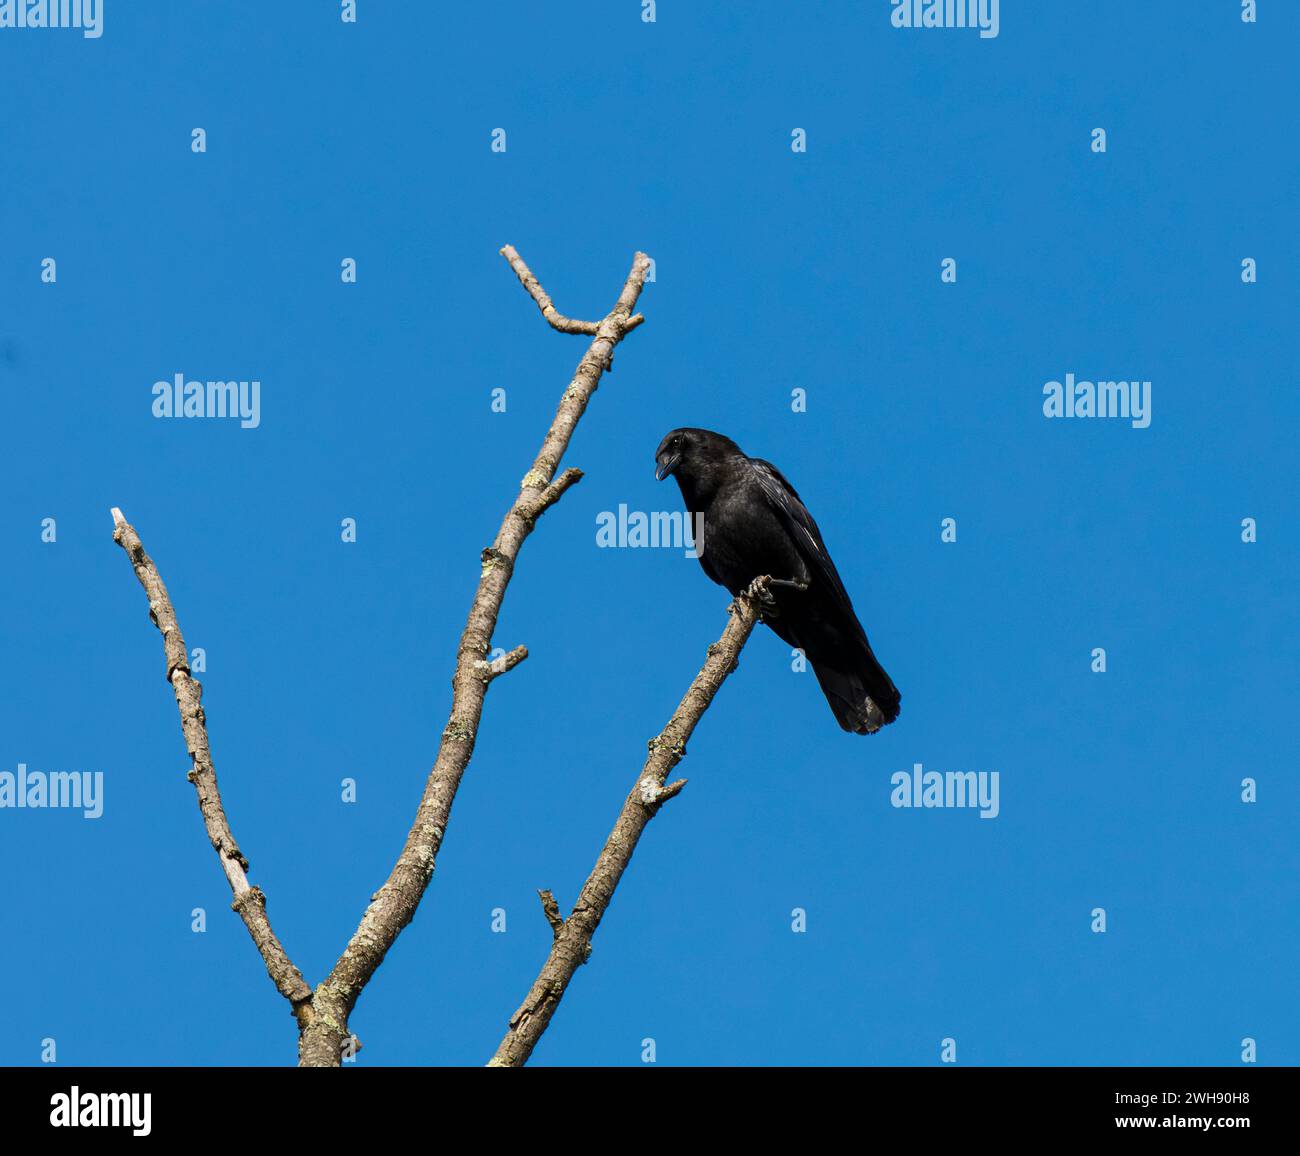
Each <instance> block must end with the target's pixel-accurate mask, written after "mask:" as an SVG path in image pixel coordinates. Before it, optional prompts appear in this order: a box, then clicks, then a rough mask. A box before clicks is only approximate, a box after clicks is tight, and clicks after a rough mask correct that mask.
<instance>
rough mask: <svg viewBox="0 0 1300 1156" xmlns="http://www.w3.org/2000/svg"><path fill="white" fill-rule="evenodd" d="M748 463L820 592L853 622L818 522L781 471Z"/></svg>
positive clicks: (765, 464) (753, 460)
mask: <svg viewBox="0 0 1300 1156" xmlns="http://www.w3.org/2000/svg"><path fill="white" fill-rule="evenodd" d="M749 464H750V466H751V467H752V468H753V471H754V477H755V478H756V479H757V481H758V484H759V487H760V488H761V489H762V491H763V496H764V497H765V498H766V499H767V501H768V504H769V505H771V507H772V509H774V510H775V511H776V513H777V515H778V517H780V519H781V522H782V524H783V525H784V526H785V528H786V531H787V533H789V535H790V538H791V540H792V541H793V542H794V543H795V545H796V547H797V548H798V550H799V553H800V554H801V555H802V557H803V560H804V561H805V562H806V563H807V564H808V569H809V571H810V572H811V573H812V574H813V575H814V577H815V578H817V580H818V582H819V584H820V585H821V586H822V591H823V593H826V594H829V595H830V596H831V597H832V598H833V599H834V601H836V602H838V603H839V604H840V605H841V606H843V608H844V609H845V610H847V611H848V613H849V617H850V618H851V619H852V620H853V621H854V622H856V621H857V615H856V614H854V611H853V603H852V602H851V601H850V599H849V595H848V591H846V590H845V589H844V583H843V582H842V581H840V574H839V571H838V570H836V569H835V563H834V562H832V561H831V556H830V552H829V551H828V550H827V549H826V543H825V542H823V541H822V533H821V531H820V530H819V529H817V523H816V522H814V521H813V516H812V515H811V514H810V513H808V508H807V507H806V506H805V505H804V504H803V501H802V499H801V498H800V497H799V495H798V493H796V492H795V488H794V487H793V486H792V485H791V484H790V483H789V482H787V481H786V480H785V477H784V476H783V475H782V473H781V471H780V470H778V469H777V468H776V466H774V465H773V464H772V463H771V462H765V461H763V459H762V458H750V459H749ZM774 577H778V578H779V577H781V575H779V574H778V575H774ZM859 629H861V627H859Z"/></svg>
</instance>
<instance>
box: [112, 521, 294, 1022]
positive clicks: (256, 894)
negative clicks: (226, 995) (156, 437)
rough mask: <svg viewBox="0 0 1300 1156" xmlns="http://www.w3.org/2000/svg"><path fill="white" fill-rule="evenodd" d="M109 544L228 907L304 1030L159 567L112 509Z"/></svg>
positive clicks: (289, 969)
mask: <svg viewBox="0 0 1300 1156" xmlns="http://www.w3.org/2000/svg"><path fill="white" fill-rule="evenodd" d="M113 541H115V542H116V543H117V544H118V545H119V546H121V547H122V549H123V550H125V551H126V555H127V557H128V558H130V559H131V566H132V567H133V568H134V570H135V576H136V577H137V578H138V579H140V585H141V586H143V587H144V592H145V594H146V595H147V596H148V598H149V617H150V618H152V619H153V623H154V625H155V626H156V627H158V629H159V631H160V632H161V633H162V636H163V653H164V655H165V656H166V659H167V681H168V682H169V683H170V684H171V688H172V691H173V693H174V694H175V695H176V708H177V710H179V711H180V715H181V731H182V732H183V733H184V735H185V746H186V748H187V749H188V750H189V753H190V759H191V760H192V764H191V767H190V771H189V774H188V776H187V777H188V778H189V780H190V782H191V783H193V784H194V790H195V792H196V794H197V795H198V799H199V811H200V812H201V813H202V815H203V825H204V827H206V828H207V832H208V841H209V842H210V843H211V844H212V847H213V849H214V850H215V851H216V853H217V858H218V860H220V862H221V870H222V871H224V872H225V875H226V880H227V881H228V882H229V883H230V890H231V892H232V893H233V894H234V896H235V899H234V902H233V903H232V904H231V907H233V908H234V910H235V911H237V912H238V913H239V917H240V919H242V920H243V921H244V926H245V927H247V928H248V934H249V935H251V936H252V937H253V942H254V943H255V944H256V945H257V950H258V951H259V952H261V955H262V960H263V962H264V963H265V964H266V970H267V973H268V974H269V975H270V977H271V979H272V980H273V981H274V983H275V986H276V987H277V988H278V989H279V991H280V994H281V995H282V996H284V998H285V999H287V1000H288V1001H289V1003H290V1004H291V1005H292V1007H293V1009H294V1014H295V1015H297V1016H298V1022H299V1024H303V1023H304V1022H305V1021H306V1018H307V1016H308V1015H309V1011H308V1009H307V1004H308V1003H309V1002H310V1000H311V988H309V987H308V986H307V983H306V981H305V980H304V979H303V978H302V972H300V971H299V970H298V969H297V968H296V967H295V966H294V965H293V961H292V960H291V959H290V958H289V956H288V955H287V954H286V952H285V950H284V948H283V947H282V946H281V945H280V941H279V940H278V939H277V938H276V937H275V932H274V931H272V930H271V922H270V920H269V919H268V918H267V915H266V895H265V894H264V893H263V891H262V889H261V888H260V887H254V886H253V885H252V884H250V883H249V882H248V874H247V872H248V860H247V859H246V858H244V853H243V852H242V851H240V849H239V845H238V844H237V843H236V842H235V836H234V835H233V834H231V831H230V823H229V822H228V821H227V819H226V811H225V808H224V807H223V806H222V805H221V791H220V790H219V788H218V787H217V771H216V768H215V767H214V766H213V765H212V752H211V750H210V749H209V747H208V726H207V718H206V716H205V715H204V712H203V705H202V702H201V699H202V698H203V686H202V685H201V684H200V682H199V680H198V679H197V678H195V677H194V675H193V674H192V673H191V672H190V661H189V651H187V650H186V649H185V638H184V636H183V635H182V634H181V625H180V623H179V622H177V621H176V611H175V609H173V607H172V600H171V598H170V596H169V595H168V594H167V587H166V585H165V584H164V583H163V580H162V575H161V574H159V573H158V567H157V566H155V565H154V563H153V559H152V558H150V557H149V555H148V554H146V553H145V549H144V543H143V542H141V541H140V535H139V534H137V533H136V532H135V529H134V527H132V525H131V523H130V522H128V521H127V520H126V518H125V517H123V515H122V511H121V510H119V509H117V508H116V507H114V509H113Z"/></svg>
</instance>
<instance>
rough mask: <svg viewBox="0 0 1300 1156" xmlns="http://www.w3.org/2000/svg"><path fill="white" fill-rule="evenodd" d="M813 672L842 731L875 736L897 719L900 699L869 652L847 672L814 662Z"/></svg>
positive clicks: (896, 690)
mask: <svg viewBox="0 0 1300 1156" xmlns="http://www.w3.org/2000/svg"><path fill="white" fill-rule="evenodd" d="M812 668H813V673H814V674H816V676H817V681H818V683H819V684H820V685H821V688H822V693H823V694H824V695H825V696H826V701H827V702H828V703H830V707H831V710H832V711H833V712H834V714H835V721H836V722H838V723H839V724H840V726H841V727H843V728H844V730H846V731H852V732H853V733H854V734H859V735H870V734H875V733H876V731H878V730H880V728H881V727H883V726H888V725H889V724H890V723H891V722H893V721H894V720H895V719H896V718H898V711H899V703H900V701H901V698H902V696H901V695H900V694H899V693H898V688H897V687H896V686H894V684H893V682H891V681H890V678H889V675H887V674H886V673H885V671H884V668H883V667H882V666H881V665H880V663H878V662H877V661H876V658H875V655H872V654H870V652H868V654H867V655H866V656H865V657H864V659H863V660H862V661H860V662H858V663H856V664H855V665H854V667H853V668H852V669H850V670H840V669H838V668H837V667H833V666H830V665H829V664H827V663H826V662H825V661H822V662H817V661H813V664H812Z"/></svg>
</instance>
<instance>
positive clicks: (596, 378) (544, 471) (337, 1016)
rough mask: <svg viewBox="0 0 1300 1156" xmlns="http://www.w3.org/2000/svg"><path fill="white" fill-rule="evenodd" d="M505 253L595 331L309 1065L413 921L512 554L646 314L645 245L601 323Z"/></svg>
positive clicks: (304, 1036)
mask: <svg viewBox="0 0 1300 1156" xmlns="http://www.w3.org/2000/svg"><path fill="white" fill-rule="evenodd" d="M501 254H502V256H503V257H505V258H506V260H507V261H508V262H509V263H510V266H511V268H512V269H514V271H515V273H516V274H517V275H518V277H519V279H520V281H521V282H522V283H523V285H524V288H525V289H527V290H528V292H529V294H530V295H531V296H532V298H533V300H534V301H536V302H537V304H538V307H539V308H540V309H541V311H542V314H543V316H545V317H546V319H547V321H548V322H550V323H551V325H552V326H554V327H555V328H556V329H559V330H560V331H561V332H564V333H581V334H587V335H591V336H592V337H593V340H592V342H591V345H590V346H589V347H588V349H587V352H586V353H585V354H584V355H583V357H582V360H581V361H580V362H579V363H578V368H577V370H576V372H575V373H574V376H573V380H572V381H571V382H570V383H569V386H568V388H567V389H566V390H565V391H564V395H563V397H562V398H561V399H560V404H559V408H558V409H557V410H556V413H555V419H554V420H553V421H552V423H551V427H550V429H549V430H548V431H547V433H546V437H545V439H544V440H543V442H542V448H541V450H540V451H539V453H538V455H537V459H536V460H535V461H534V462H533V465H532V468H531V469H530V470H529V471H528V472H527V473H526V474H525V475H524V477H523V480H522V482H521V483H520V490H519V496H518V497H517V498H516V499H515V501H514V503H513V504H512V505H511V507H510V509H509V511H507V513H506V516H505V519H504V521H502V523H501V528H500V530H498V531H497V536H496V539H495V541H494V542H493V543H492V545H491V546H489V547H488V548H487V549H485V550H484V551H483V556H482V572H481V576H480V578H479V585H478V591H477V593H476V594H475V596H474V601H473V604H472V605H471V606H470V611H469V618H468V621H467V622H466V624H465V631H464V633H463V634H462V635H461V640H460V646H459V649H458V651H457V660H456V673H455V675H454V677H453V679H452V688H453V693H452V706H451V715H450V717H449V718H448V720H447V726H446V728H445V729H444V730H443V732H442V741H441V743H440V744H439V747H438V755H437V758H436V760H435V762H434V765H433V769H432V771H430V773H429V777H428V780H427V782H426V783H425V788H424V795H423V797H422V798H421V800H420V806H419V809H418V810H417V812H416V816H415V822H414V824H413V825H412V826H411V830H410V833H409V835H408V836H407V839H406V845H405V846H404V847H403V848H402V853H401V855H400V856H399V857H398V859H397V863H396V864H395V865H394V867H393V870H392V873H391V874H390V875H389V877H388V880H387V881H386V882H385V883H384V885H383V886H382V887H380V888H379V890H378V891H376V892H375V894H374V895H373V896H372V898H371V902H370V905H369V906H368V907H367V908H366V911H365V913H364V915H362V917H361V923H360V925H359V926H358V928H357V930H356V932H355V933H354V934H353V936H352V939H351V940H350V941H349V942H348V945H347V947H346V948H345V949H344V951H343V954H342V955H341V956H340V957H339V960H338V962H337V963H336V964H335V965H334V967H333V969H332V970H331V971H330V974H329V976H328V978H327V979H326V980H325V981H324V982H323V983H322V984H320V986H319V987H317V989H316V993H315V996H314V998H313V1000H312V1006H313V1010H314V1012H315V1014H314V1016H313V1017H312V1019H311V1022H310V1023H308V1024H307V1026H306V1027H305V1028H304V1029H303V1031H302V1033H301V1036H300V1040H299V1050H298V1056H299V1063H300V1064H303V1065H306V1066H334V1065H337V1064H338V1063H339V1059H340V1050H341V1048H342V1046H343V1043H344V1041H345V1040H346V1039H347V1038H348V1016H349V1015H350V1014H351V1012H352V1009H353V1007H354V1006H355V1005H356V1001H357V997H358V996H359V995H360V994H361V990H362V989H363V988H364V987H365V985H366V983H367V982H368V981H369V979H370V977H371V976H372V975H373V974H374V972H375V969H376V968H377V967H378V966H379V965H380V963H382V962H383V959H384V956H385V955H386V954H387V952H388V949H389V948H390V947H392V945H393V943H394V941H395V940H396V939H397V936H398V935H399V934H400V933H401V931H402V929H403V928H404V927H405V926H406V925H407V924H408V923H410V922H411V919H412V917H413V916H414V915H415V910H416V908H417V907H418V906H419V903H420V899H421V897H422V896H423V895H424V891H425V888H426V887H427V886H428V884H429V879H430V877H431V876H432V874H433V869H434V864H435V861H436V859H437V855H438V850H439V848H440V847H441V846H442V840H443V835H444V832H445V831H446V829H447V820H448V818H449V816H450V814H451V805H452V801H453V800H454V799H455V797H456V791H457V789H458V788H459V786H460V780H461V776H462V775H463V774H464V773H465V768H466V766H467V765H468V764H469V760H470V756H471V755H472V754H473V752H474V741H475V739H476V738H477V735H478V725H479V719H480V717H481V716H482V713H483V700H484V697H485V695H486V693H487V688H488V686H489V685H490V683H491V682H492V680H493V677H495V673H499V672H491V671H489V672H488V673H489V677H484V671H483V669H482V663H483V661H484V658H485V656H486V655H487V654H488V653H489V652H490V648H491V644H492V634H493V631H494V630H495V629H496V624H497V616H498V614H499V612H500V609H501V603H502V600H503V598H504V597H505V592H506V586H507V585H508V584H509V582H510V578H511V575H512V574H513V573H514V566H515V560H516V558H517V557H518V554H519V550H520V547H521V546H522V545H523V543H524V540H525V539H526V538H527V537H528V535H529V534H530V533H531V532H532V530H533V527H534V525H535V523H536V521H537V519H538V518H539V517H540V516H541V515H542V514H543V513H544V512H545V511H546V510H547V509H549V508H550V507H551V506H552V505H554V504H555V503H556V502H557V501H558V500H559V499H560V497H561V496H562V495H563V494H564V492H565V491H566V490H567V489H568V488H569V487H570V486H572V485H573V484H574V483H575V482H576V481H577V480H578V479H579V478H580V477H581V476H582V475H581V473H580V472H579V471H577V470H568V471H566V472H565V473H564V474H562V475H561V476H560V477H559V478H558V479H556V480H555V481H552V478H553V477H554V475H555V471H556V469H557V468H558V467H559V464H560V460H561V459H562V458H563V456H564V453H565V451H566V450H567V449H568V446H569V441H570V439H571V438H572V437H573V431H574V429H575V428H576V427H577V424H578V421H579V420H580V419H581V417H582V414H583V412H584V411H585V410H586V408H587V403H588V402H589V401H590V400H591V395H592V394H593V393H594V392H595V391H596V387H597V386H598V385H599V384H600V377H601V374H602V373H603V372H604V371H605V370H606V369H607V368H609V366H610V363H611V360H612V358H613V352H614V347H615V346H616V345H618V343H619V342H620V341H622V339H623V337H624V336H625V335H626V334H627V333H628V332H630V331H631V330H632V329H633V328H635V327H636V325H638V324H639V323H640V321H641V318H640V316H639V315H638V316H636V317H634V316H633V314H632V309H633V306H635V304H636V300H637V298H638V297H639V296H640V293H641V287H642V285H643V284H644V282H645V275H646V270H647V268H648V267H649V263H650V262H649V258H648V257H647V256H646V255H645V254H644V253H637V254H636V256H635V257H634V258H633V261H632V270H631V272H630V273H629V274H628V277H627V280H626V281H625V282H624V284H623V291H622V292H621V293H620V294H619V298H618V301H617V302H616V304H615V305H614V308H613V309H612V310H611V311H610V312H609V313H608V314H607V315H606V316H605V318H604V319H603V320H602V321H600V322H599V323H592V322H575V321H570V320H569V319H568V318H566V317H563V316H562V315H561V314H560V313H558V312H557V311H556V309H555V306H554V305H553V304H552V303H551V299H550V297H549V296H547V294H546V292H545V290H543V289H542V287H541V284H540V283H539V282H538V280H537V278H536V277H534V276H533V274H532V271H531V270H530V269H529V268H528V266H527V265H526V264H525V263H524V261H523V258H522V257H520V256H519V254H518V253H517V252H516V251H515V249H514V248H513V247H512V246H510V245H507V246H506V247H505V248H504V249H502V250H501ZM515 653H518V652H517V651H516V652H515ZM511 665H513V663H512V664H511Z"/></svg>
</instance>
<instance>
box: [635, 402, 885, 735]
mask: <svg viewBox="0 0 1300 1156" xmlns="http://www.w3.org/2000/svg"><path fill="white" fill-rule="evenodd" d="M655 462H656V465H657V469H656V477H658V478H661V479H662V478H664V477H667V476H668V475H669V474H671V475H673V476H674V477H675V478H676V479H677V484H678V486H679V487H680V488H681V491H682V498H683V499H684V501H685V502H686V508H687V510H688V511H689V513H690V514H691V515H692V521H693V522H694V524H695V525H697V526H699V525H700V521H699V518H700V516H702V518H703V550H702V552H701V554H700V565H701V566H702V567H703V568H704V572H705V573H706V574H707V575H708V576H709V577H710V578H712V579H713V581H715V582H717V583H718V584H719V585H721V586H725V587H726V588H727V589H728V590H729V591H730V592H731V593H732V594H733V595H736V594H739V593H741V592H742V591H743V590H744V589H745V588H746V587H748V586H749V584H750V583H751V582H752V581H753V580H754V579H755V578H758V577H760V576H762V575H765V574H767V575H771V576H772V578H774V579H776V580H778V581H777V584H776V585H775V586H774V588H773V590H772V596H773V598H774V600H775V605H774V606H773V607H772V608H771V609H770V610H768V611H765V612H764V617H763V620H764V621H765V622H766V623H767V625H768V626H770V627H771V628H772V629H773V630H774V631H775V632H776V633H777V635H778V636H779V637H781V638H782V639H784V640H785V641H786V642H787V643H789V644H790V645H791V646H793V647H799V648H800V649H801V650H802V651H803V652H804V655H805V656H806V657H807V659H808V663H809V665H810V666H811V667H812V669H813V672H814V673H815V674H816V676H817V681H818V683H819V684H820V685H821V688H822V692H823V693H824V694H825V695H826V701H827V702H828V703H829V704H830V707H831V710H832V711H833V712H834V713H835V718H836V721H838V722H839V724H840V726H841V727H843V728H844V729H845V730H846V731H853V732H855V733H857V734H871V733H873V732H874V731H878V730H879V729H880V728H881V727H882V726H885V725H886V724H888V723H891V722H893V721H894V720H895V719H896V718H897V717H898V711H899V699H900V695H899V693H898V689H897V688H896V687H895V686H894V684H893V682H892V681H891V680H890V678H889V675H888V674H886V673H885V670H884V668H883V667H882V666H881V665H880V663H879V662H877V661H876V656H875V655H874V654H873V653H872V650H871V645H870V643H869V642H868V641H867V635H866V632H865V631H864V630H863V629H862V624H861V623H860V622H859V621H858V616H857V614H856V613H855V612H854V609H853V603H852V601H851V600H850V598H849V595H848V592H847V591H846V590H845V589H844V583H843V582H842V581H841V580H840V576H839V573H838V572H837V571H836V569H835V563H834V562H832V561H831V556H830V554H829V553H828V552H827V549H826V544H825V543H824V542H823V541H822V536H821V531H820V530H818V528H817V523H816V522H815V521H813V518H812V515H811V514H809V513H808V510H807V509H806V507H805V506H804V504H803V502H802V500H800V498H799V495H798V493H796V492H795V489H794V487H793V486H792V485H790V483H789V482H787V481H786V480H785V478H784V477H782V475H781V473H780V471H779V470H777V468H776V467H775V466H773V465H772V464H771V463H770V462H765V461H763V460H762V459H761V458H751V457H748V456H746V454H745V453H744V452H743V451H742V450H741V448H740V447H739V446H738V445H736V443H735V442H733V441H732V440H731V439H730V438H728V437H724V436H723V435H722V434H718V433H714V432H712V431H711V430H705V429H691V428H683V429H675V430H673V431H672V432H671V433H670V434H668V435H667V436H666V437H665V438H664V440H663V441H662V442H661V443H660V445H659V449H658V451H657V452H656V454H655ZM698 545H699V544H698V543H697V548H698Z"/></svg>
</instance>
